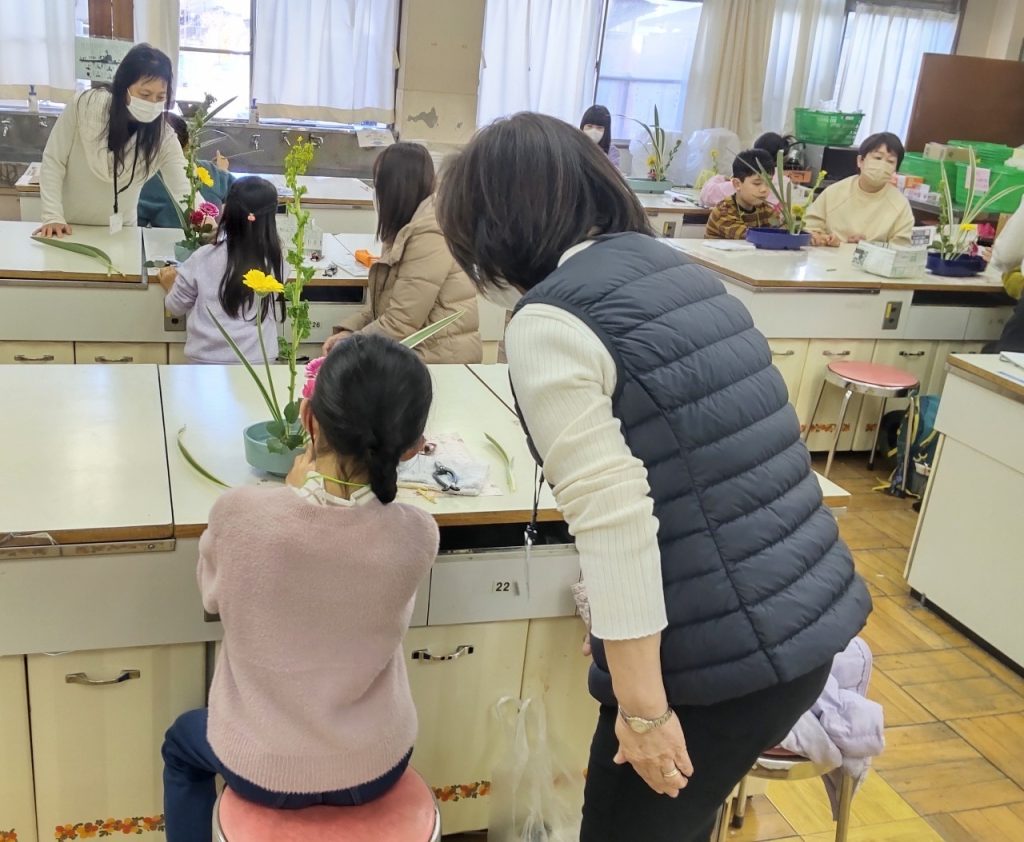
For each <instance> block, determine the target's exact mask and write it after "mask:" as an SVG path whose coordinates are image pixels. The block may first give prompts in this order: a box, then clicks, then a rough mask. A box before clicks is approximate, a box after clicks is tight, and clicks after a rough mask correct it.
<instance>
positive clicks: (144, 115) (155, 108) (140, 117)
mask: <svg viewBox="0 0 1024 842" xmlns="http://www.w3.org/2000/svg"><path fill="white" fill-rule="evenodd" d="M128 113H129V114H131V115H132V119H133V120H137V121H138V122H140V123H152V122H153V121H154V120H156V119H157V118H158V117H159V116H160V115H161V114H163V113H164V103H162V102H150V101H149V100H146V99H140V98H139V97H137V96H133V97H131V99H129V100H128Z"/></svg>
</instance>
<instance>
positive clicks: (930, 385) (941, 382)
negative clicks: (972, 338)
mask: <svg viewBox="0 0 1024 842" xmlns="http://www.w3.org/2000/svg"><path fill="white" fill-rule="evenodd" d="M983 347H985V343H984V342H938V343H936V345H935V356H934V358H933V359H932V367H931V370H930V371H929V372H928V382H927V383H926V384H925V385H924V387H923V388H922V393H923V394H925V395H941V394H942V389H943V387H944V386H945V384H946V360H947V359H948V358H949V355H950V354H980V353H981V349H982V348H983Z"/></svg>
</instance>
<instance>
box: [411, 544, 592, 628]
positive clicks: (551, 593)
mask: <svg viewBox="0 0 1024 842" xmlns="http://www.w3.org/2000/svg"><path fill="white" fill-rule="evenodd" d="M579 580H580V561H579V555H578V554H577V552H576V548H575V547H573V546H571V545H561V546H554V547H544V546H541V547H534V549H533V550H532V552H531V553H530V560H529V563H527V560H526V551H525V550H524V549H521V548H519V549H507V550H485V551H482V552H469V553H450V554H447V553H442V554H441V556H439V557H438V560H437V562H436V563H435V564H434V568H433V570H432V571H431V574H430V609H429V612H428V615H427V624H428V625H430V626H444V625H451V624H454V623H486V622H493V621H496V620H524V619H529V618H531V617H570V616H572V615H573V614H575V613H576V603H575V601H574V600H573V598H572V592H571V591H570V588H571V587H572V585H573V584H574V583H576V582H578V581H579Z"/></svg>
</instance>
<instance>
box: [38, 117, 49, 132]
mask: <svg viewBox="0 0 1024 842" xmlns="http://www.w3.org/2000/svg"><path fill="white" fill-rule="evenodd" d="M39 125H40V126H41V127H42V128H44V129H45V128H48V127H49V125H50V124H49V123H48V122H46V118H45V117H43V116H42V115H40V116H39Z"/></svg>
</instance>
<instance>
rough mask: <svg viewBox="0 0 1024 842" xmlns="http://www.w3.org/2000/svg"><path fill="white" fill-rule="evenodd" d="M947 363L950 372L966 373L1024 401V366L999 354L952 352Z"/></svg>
mask: <svg viewBox="0 0 1024 842" xmlns="http://www.w3.org/2000/svg"><path fill="white" fill-rule="evenodd" d="M947 364H948V366H949V369H950V371H951V372H953V373H956V374H960V375H968V376H969V377H970V378H971V379H972V380H973V381H974V382H976V383H978V384H979V385H981V386H984V387H985V388H987V389H991V390H992V391H996V392H1000V393H1001V394H1003V395H1006V396H1007V397H1010V398H1013V399H1014V400H1016V401H1018V402H1020V403H1024V368H1020V367H1019V366H1017V365H1015V364H1014V363H1012V362H1009V361H1008V360H1004V359H1002V357H1001V356H1000V355H999V354H970V355H960V354H953V355H951V356H950V357H949V360H948V361H947Z"/></svg>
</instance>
